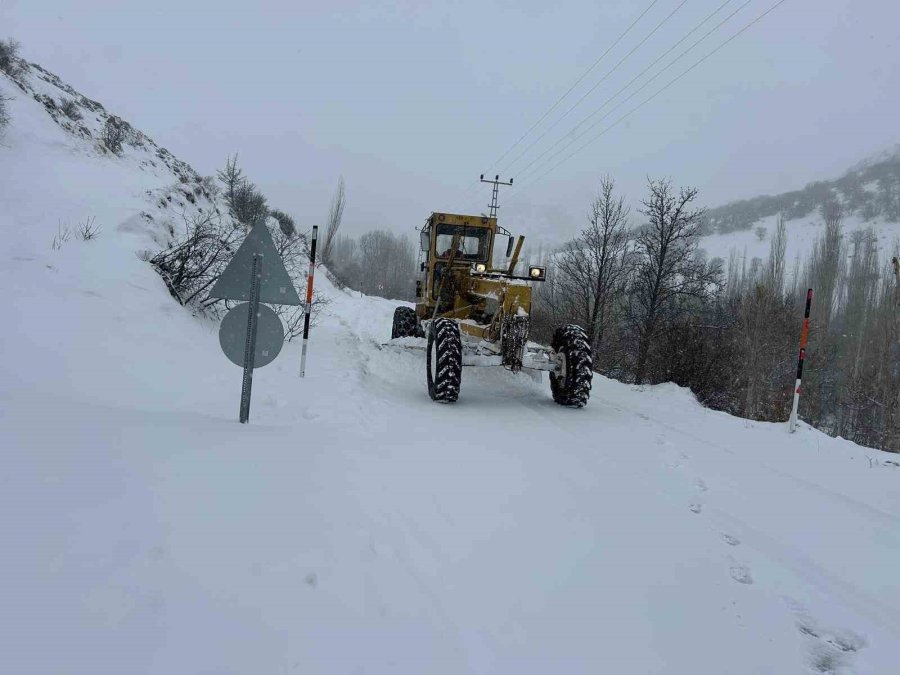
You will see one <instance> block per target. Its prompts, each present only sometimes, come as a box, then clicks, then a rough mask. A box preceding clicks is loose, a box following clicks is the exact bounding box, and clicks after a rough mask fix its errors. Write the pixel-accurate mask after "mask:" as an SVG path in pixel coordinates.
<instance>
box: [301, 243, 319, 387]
mask: <svg viewBox="0 0 900 675" xmlns="http://www.w3.org/2000/svg"><path fill="white" fill-rule="evenodd" d="M318 237H319V226H318V225H313V230H312V241H311V242H310V244H309V276H307V277H306V309H305V310H304V312H303V349H302V350H301V352H300V377H305V376H306V346H307V345H308V344H309V313H310V311H311V309H312V299H313V276H314V275H315V273H316V240H317V239H318Z"/></svg>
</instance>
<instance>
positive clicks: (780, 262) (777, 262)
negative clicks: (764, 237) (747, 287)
mask: <svg viewBox="0 0 900 675" xmlns="http://www.w3.org/2000/svg"><path fill="white" fill-rule="evenodd" d="M786 251H787V226H786V225H785V222H784V216H782V215H781V214H778V223H777V224H776V225H775V234H774V235H772V240H771V245H770V247H769V264H768V267H767V268H766V276H767V278H768V285H769V287H770V288H771V289H772V294H773V295H774V296H776V297H781V295H782V293H783V292H784V274H785V268H784V265H785V261H784V255H785V253H786Z"/></svg>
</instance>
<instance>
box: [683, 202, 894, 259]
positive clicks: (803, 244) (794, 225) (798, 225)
mask: <svg viewBox="0 0 900 675" xmlns="http://www.w3.org/2000/svg"><path fill="white" fill-rule="evenodd" d="M777 224H778V216H768V217H766V218H761V219H760V220H758V221H757V222H756V224H755V225H754V226H753V228H752V229H749V230H735V231H734V232H728V233H726V234H719V233H716V234H709V235H706V236H704V237H701V238H700V248H702V249H704V250H705V251H706V254H707V257H708V258H710V259H711V258H722V260H724V261H725V262H726V263H727V262H728V260H729V258H730V256H731V254H732V253H735V254H736V255H737V256H738V258H739V259H741V258H746V261H747V265H748V266H749V265H750V262H751V261H752V260H753V259H754V258H760V259H762V260H766V259H767V258H768V256H769V250H770V247H771V239H772V236H773V235H774V234H775V228H776V226H777ZM842 226H843V230H844V234H845V236H847V235H850V234H851V233H852V232H854V231H855V230H864V229H868V228H870V227H871V228H872V229H873V230H874V231H875V235H876V237H877V238H878V246H879V249H880V250H881V252H882V255H887V256H888V257H890V253H891V251H893V249H894V246H895V245H896V242H897V241H898V240H900V223H892V222H885V221H883V220H882V219H879V218H875V219H873V220H870V221H866V220H863V219H862V218H861V217H859V216H855V215H854V216H849V217H847V218H844V220H843V222H842ZM760 227H761V228H764V229H765V234H764V235H763V236H762V237H761V238H760V237H759V236H758V235H757V233H756V230H757V228H760ZM786 227H787V247H786V249H785V260H786V261H787V264H788V266H791V265H793V264H794V262H795V261H796V260H797V259H798V258H799V259H800V261H801V263H803V262H804V261H806V259H807V258H808V257H809V255H810V254H811V253H812V250H813V246H814V245H815V243H816V241H817V240H819V239H820V238H821V236H822V234H823V232H824V230H825V221H824V220H823V219H822V216H821V215H819V214H818V213H812V214H810V215H808V216H805V217H803V218H797V219H794V220H790V221H787V222H786Z"/></svg>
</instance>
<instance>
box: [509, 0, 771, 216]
mask: <svg viewBox="0 0 900 675" xmlns="http://www.w3.org/2000/svg"><path fill="white" fill-rule="evenodd" d="M785 1H786V0H778V2H776V3H775V4H774V5H772V6H771V7H769V9H767V10H766V11H765V12H763V13H762V14H760V15H759V16H757V17H756V18H755V19H753V20H752V21H751V22H750V23H748V24H747V25H746V26H744V27H743V28H741V29H740V30H739V31H738V32H736V33H735V34H734V35H732V36H731V37H729V38H728V39H727V40H725V41H724V42H722V43H721V44H720V45H718V46H717V47H716V48H715V49H713V50H712V51H710V52H709V53H707V54H706V55H704V56H702V57H701V58H700V59H698V60H697V61H695V62H694V63H693V64H692V65H691V66H690V67H689V68H687V69H686V70H684V71H683V72H681V73H680V74H679V75H677V76H676V77H675V78H673V79H672V80H670V81H669V82H668V83H667V84H666V85H665V86H663V87H662V88H661V89H659V90H657V91H656V92H654V93H653V94H652V95H651V96H649V97H648V98H646V99H644V100H643V101H641V103H639V104H638V105H636V106H635V107H634V108H632V109H631V110H629V111H628V112H627V113H625V114H624V115H622V116H621V117H620V118H619V119H617V120H616V121H615V122H613V123H612V124H610V125H609V126H608V127H606V128H605V129H603V131H601V132H600V133H599V134H597V135H596V136H595V137H594V138H592V139H591V140H590V141H588V142H587V143H585V144H584V145H582V146H581V147H579V148H578V149H577V150H575V152H572V153H571V154H569V155H568V156H566V157H565V158H564V159H563V160H561V161H560V162H557V163H556V164H554V165H553V166H551V167H550V168H549V169H548V170H547V171H545V172H544V173H543V174H541V175H540V176H539V177H538V178H537V179H535V180H532V181H531V182H530V183H529V185H531V184H533V183H536V182H538V181H539V180H541V179H543V178H544V177H545V176H547V175H548V174H550V173H551V172H552V171H554V170H555V169H556V168H557V167H558V166H560V165H561V164H564V163H565V162H567V161H568V160H569V159H571V158H572V157H574V156H575V155H577V154H578V153H579V152H581V151H582V150H584V149H585V148H586V147H588V146H589V145H591V144H593V143H595V142H596V141H597V140H598V139H599V138H600V137H601V136H603V135H604V134H606V133H607V132H608V131H610V130H611V129H613V128H614V127H616V126H618V125H619V124H621V123H622V122H623V121H624V120H625V119H626V118H628V117H630V116H631V115H632V114H634V113H635V112H637V111H638V110H639V109H640V108H642V107H644V106H645V105H646V104H647V103H649V102H650V101H652V100H653V99H655V98H656V97H657V96H659V95H660V94H661V93H663V92H664V91H666V90H667V89H668V88H669V87H671V86H672V85H673V84H675V83H676V82H678V81H679V80H680V79H681V78H683V77H684V76H685V75H687V74H688V73H690V72H691V71H692V70H694V69H695V68H696V67H697V66H699V65H700V64H701V63H703V62H704V61H706V60H707V59H708V58H710V57H711V56H713V55H714V54H715V53H717V52H718V51H719V50H721V49H722V48H724V47H725V46H726V45H727V44H728V43H730V42H731V41H732V40H734V39H735V38H737V37H738V36H739V35H741V34H742V33H744V32H745V31H747V30H748V29H749V28H750V27H751V26H753V25H754V24H756V23H758V22H759V21H761V20H762V19H763V18H764V17H765V16H767V15H768V14H770V13H771V12H772V11H774V10H775V9H776V8H778V7H779V6H780V5H782V4H783V3H784V2H785ZM518 194H521V188H520V189H519V190H518V191H517V192H516V193H514V194H513V195H510V200H512V199H513V198H514V197H515V196H516V195H518ZM507 203H508V202H507Z"/></svg>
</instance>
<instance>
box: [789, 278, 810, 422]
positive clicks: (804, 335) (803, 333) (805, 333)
mask: <svg viewBox="0 0 900 675" xmlns="http://www.w3.org/2000/svg"><path fill="white" fill-rule="evenodd" d="M812 297H813V289H811V288H810V289H809V290H807V291H806V311H804V312H803V328H802V329H801V330H800V357H799V358H798V359H797V383H796V385H795V386H794V405H793V406H792V407H791V418H790V420H789V421H788V431H790V432H791V433H794V431H796V430H797V410H798V408H799V406H800V381H801V380H802V379H803V362H804V361H805V360H806V343H807V341H808V340H809V308H810V305H812Z"/></svg>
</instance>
